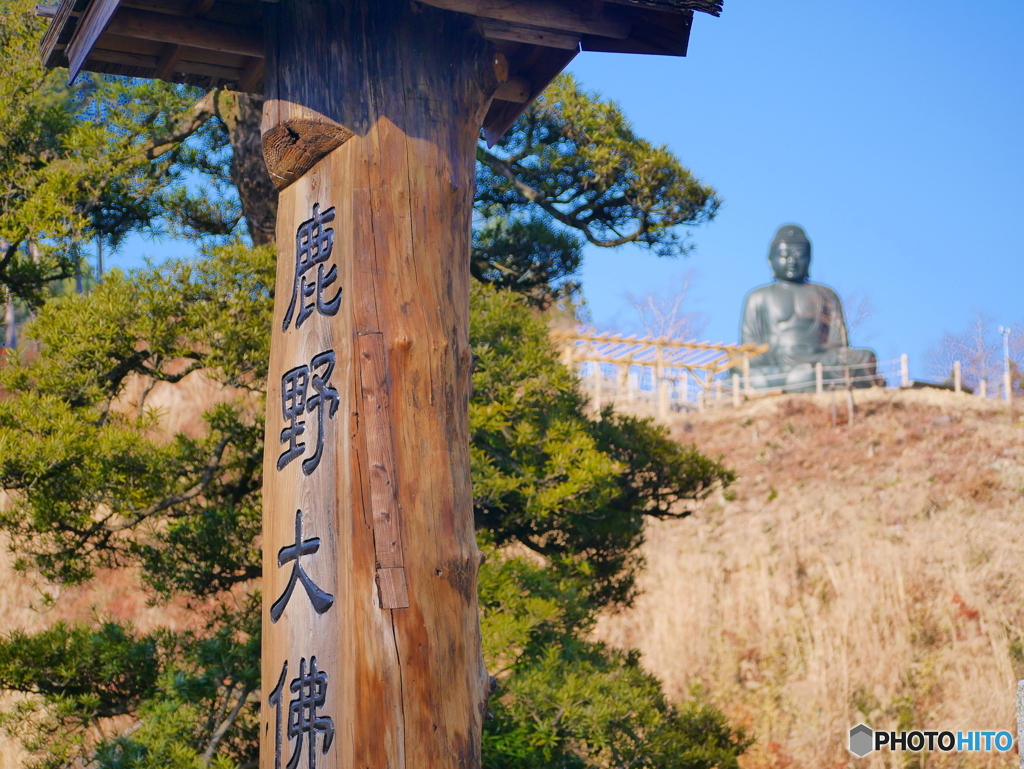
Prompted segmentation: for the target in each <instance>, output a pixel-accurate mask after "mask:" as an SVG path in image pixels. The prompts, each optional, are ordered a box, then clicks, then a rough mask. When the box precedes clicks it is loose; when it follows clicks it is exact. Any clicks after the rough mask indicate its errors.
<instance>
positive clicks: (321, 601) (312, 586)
mask: <svg viewBox="0 0 1024 769" xmlns="http://www.w3.org/2000/svg"><path fill="white" fill-rule="evenodd" d="M319 549H320V537H311V538H309V539H303V538H302V511H301V510H296V511H295V542H294V544H291V545H288V546H286V547H282V548H281V550H280V551H279V552H278V554H277V565H278V567H281V566H284V565H285V564H286V563H288V562H289V561H294V564H293V565H292V573H291V576H290V577H289V578H288V586H287V587H286V588H285V589H284V592H283V593H281V596H280V597H279V598H278V599H277V600H276V601H274V603H272V604H271V606H270V621H271V622H277V621H278V620H279V619H281V615H282V614H283V613H284V609H285V607H286V606H287V605H288V601H290V600H291V597H292V592H293V591H294V590H295V583H296V582H301V583H302V587H303V588H305V590H306V595H308V596H309V601H310V603H312V604H313V609H314V610H315V611H316V613H317V614H323V613H324V612H325V611H327V610H328V609H330V608H331V606H333V605H334V596H333V595H331V594H330V593H327V592H324V591H323V590H321V589H320V586H319V585H317V584H316V583H315V582H314V581H313V580H312V579H310V578H309V575H308V574H307V573H306V570H305V569H304V568H302V564H301V563H300V559H301V558H302V556H304V555H313V553H315V552H317V551H318V550H319Z"/></svg>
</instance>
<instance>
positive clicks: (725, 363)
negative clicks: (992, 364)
mask: <svg viewBox="0 0 1024 769" xmlns="http://www.w3.org/2000/svg"><path fill="white" fill-rule="evenodd" d="M555 338H556V340H557V341H558V342H559V343H560V344H561V346H562V356H563V361H564V362H565V363H566V364H567V365H570V366H573V367H575V368H576V369H577V371H578V372H579V375H580V378H581V381H582V384H583V386H584V387H585V388H586V389H587V390H588V391H589V393H590V395H591V404H592V406H593V407H594V409H595V410H596V411H600V409H601V407H602V406H604V405H607V404H608V403H628V404H632V405H634V406H636V405H639V406H641V407H644V406H646V407H647V408H648V409H649V410H650V411H652V412H653V413H655V414H657V416H658V417H659V418H661V419H666V418H667V417H668V415H669V413H670V412H680V411H691V410H701V409H705V408H719V407H723V406H739V405H740V404H741V403H742V402H743V401H745V400H748V399H751V398H760V397H764V396H770V395H778V394H781V393H786V392H812V393H825V392H834V391H839V390H852V389H856V388H859V387H864V386H869V387H883V388H917V387H921V386H928V387H941V388H945V389H949V390H953V391H955V392H971V390H970V389H969V388H964V387H962V385H961V377H960V364H959V363H956V364H955V365H954V369H953V376H952V381H950V382H948V383H944V384H934V383H923V382H915V381H914V380H912V379H911V378H910V367H909V360H908V357H907V356H906V355H901V356H900V357H899V358H893V359H891V360H883V361H878V362H877V363H876V366H875V371H876V373H875V374H867V373H863V372H862V371H861V372H860V373H858V369H863V367H858V366H855V365H849V366H847V365H840V366H823V365H821V364H820V363H819V364H818V365H817V366H815V367H814V369H813V372H814V379H813V382H811V381H810V379H809V378H808V381H806V382H805V383H804V384H803V385H802V386H799V385H792V384H791V385H788V386H786V385H782V386H778V387H771V388H764V387H757V388H755V387H754V386H753V382H752V380H751V377H750V361H751V360H753V359H754V358H756V357H757V356H758V355H761V354H762V353H764V352H766V351H767V349H768V347H767V345H752V344H746V345H739V344H725V343H717V344H712V343H710V342H696V341H680V340H675V339H663V338H652V337H642V338H637V337H635V336H629V337H627V336H619V335H616V334H611V333H604V334H599V333H597V332H595V331H593V330H592V329H587V328H579V329H576V330H575V331H572V332H568V333H566V332H562V333H558V334H555ZM978 395H980V396H981V397H986V393H985V387H984V383H983V386H982V388H981V391H980V392H979V393H978Z"/></svg>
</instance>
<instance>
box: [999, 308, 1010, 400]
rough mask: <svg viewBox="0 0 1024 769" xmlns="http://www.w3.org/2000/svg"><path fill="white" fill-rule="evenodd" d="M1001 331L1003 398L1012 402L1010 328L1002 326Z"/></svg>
mask: <svg viewBox="0 0 1024 769" xmlns="http://www.w3.org/2000/svg"><path fill="white" fill-rule="evenodd" d="M999 333H1000V334H1002V335H1003V400H1004V401H1006V402H1007V403H1010V402H1011V401H1012V400H1013V387H1012V385H1013V383H1012V382H1011V381H1010V329H1009V328H1007V327H1006V326H1000V327H999Z"/></svg>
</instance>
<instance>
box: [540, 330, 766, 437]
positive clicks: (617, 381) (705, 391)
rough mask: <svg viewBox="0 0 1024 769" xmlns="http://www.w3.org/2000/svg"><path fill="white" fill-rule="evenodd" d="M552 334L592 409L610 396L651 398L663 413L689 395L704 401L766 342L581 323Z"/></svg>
mask: <svg viewBox="0 0 1024 769" xmlns="http://www.w3.org/2000/svg"><path fill="white" fill-rule="evenodd" d="M554 337H555V339H556V341H557V342H558V343H559V344H560V345H561V347H562V359H563V361H564V362H565V363H566V365H569V366H575V367H578V369H579V371H580V376H581V377H582V378H583V380H584V386H586V387H587V388H588V389H589V390H590V391H591V394H592V398H593V401H592V402H593V405H594V408H595V409H596V410H598V411H599V410H600V409H601V406H602V405H604V403H605V401H606V399H608V398H611V399H613V400H626V401H628V402H638V401H650V402H651V403H652V405H654V406H655V409H656V411H657V414H658V416H659V417H661V418H666V417H667V416H668V413H669V411H670V410H674V411H679V410H682V409H683V408H687V407H686V406H684V405H683V404H684V403H689V402H691V400H693V401H695V402H696V401H699V402H703V401H705V400H707V398H708V397H709V396H710V395H711V393H712V388H713V387H714V384H715V382H716V381H718V380H719V379H720V378H721V377H722V376H723V375H724V374H725V372H726V371H728V370H729V369H731V368H733V367H735V366H744V367H747V366H749V362H750V361H751V360H753V359H754V358H756V357H757V356H758V355H761V354H762V353H764V352H767V350H768V345H755V344H725V343H722V342H719V343H712V342H698V341H687V340H679V339H670V338H665V337H637V336H635V335H634V336H621V335H618V334H613V333H597V332H596V331H595V330H594V329H591V328H585V327H580V328H577V329H574V330H573V331H571V332H562V333H555V334H554ZM698 392H699V393H701V394H700V395H698V396H697V397H696V398H694V397H693V395H694V393H698Z"/></svg>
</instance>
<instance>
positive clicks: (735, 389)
mask: <svg viewBox="0 0 1024 769" xmlns="http://www.w3.org/2000/svg"><path fill="white" fill-rule="evenodd" d="M732 405H733V406H735V407H736V408H739V406H740V375H739V374H733V375H732Z"/></svg>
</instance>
